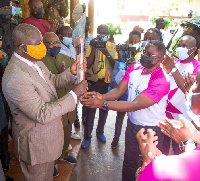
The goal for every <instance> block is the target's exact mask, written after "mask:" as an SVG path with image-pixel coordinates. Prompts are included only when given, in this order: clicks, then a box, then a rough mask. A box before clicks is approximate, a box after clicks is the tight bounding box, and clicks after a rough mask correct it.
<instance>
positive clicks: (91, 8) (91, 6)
mask: <svg viewBox="0 0 200 181" xmlns="http://www.w3.org/2000/svg"><path fill="white" fill-rule="evenodd" d="M88 17H89V18H90V21H91V24H90V29H89V33H91V34H92V35H93V33H94V0H89V1H88Z"/></svg>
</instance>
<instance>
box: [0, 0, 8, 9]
mask: <svg viewBox="0 0 200 181" xmlns="http://www.w3.org/2000/svg"><path fill="white" fill-rule="evenodd" d="M4 6H10V0H1V1H0V7H4Z"/></svg>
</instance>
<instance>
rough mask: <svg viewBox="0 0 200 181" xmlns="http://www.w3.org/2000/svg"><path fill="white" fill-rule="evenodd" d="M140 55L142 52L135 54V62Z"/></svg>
mask: <svg viewBox="0 0 200 181" xmlns="http://www.w3.org/2000/svg"><path fill="white" fill-rule="evenodd" d="M141 54H142V52H137V53H136V55H135V57H134V58H135V60H137V58H138V57H139V56H140V55H141Z"/></svg>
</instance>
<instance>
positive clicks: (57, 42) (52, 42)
mask: <svg viewBox="0 0 200 181" xmlns="http://www.w3.org/2000/svg"><path fill="white" fill-rule="evenodd" d="M44 43H48V44H50V45H60V44H61V43H60V40H58V41H49V42H44Z"/></svg>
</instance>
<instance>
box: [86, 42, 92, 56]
mask: <svg viewBox="0 0 200 181" xmlns="http://www.w3.org/2000/svg"><path fill="white" fill-rule="evenodd" d="M91 51H92V47H91V45H88V47H87V50H86V52H85V57H86V58H87V57H89V56H90V53H91Z"/></svg>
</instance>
